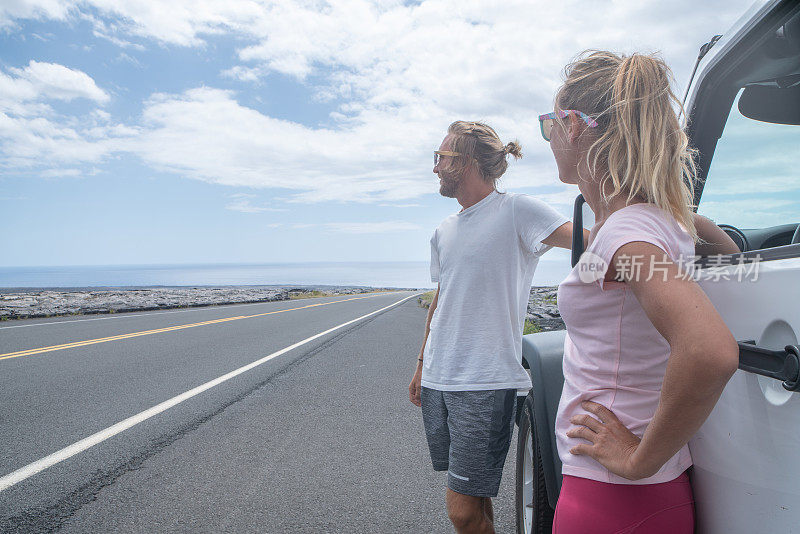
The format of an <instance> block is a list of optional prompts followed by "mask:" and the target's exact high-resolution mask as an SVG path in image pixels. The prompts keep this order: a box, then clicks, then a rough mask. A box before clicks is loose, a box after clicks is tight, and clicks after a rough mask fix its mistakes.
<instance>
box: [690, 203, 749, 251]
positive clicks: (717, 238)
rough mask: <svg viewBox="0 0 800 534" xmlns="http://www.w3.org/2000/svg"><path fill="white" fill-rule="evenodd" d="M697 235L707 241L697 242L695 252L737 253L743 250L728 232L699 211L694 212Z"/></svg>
mask: <svg viewBox="0 0 800 534" xmlns="http://www.w3.org/2000/svg"><path fill="white" fill-rule="evenodd" d="M693 220H694V227H695V229H696V230H697V235H698V236H699V237H700V238H701V239H702V240H703V241H707V243H697V244H696V245H695V252H694V253H695V254H697V255H698V256H710V255H714V254H737V253H739V252H741V250H739V247H738V246H737V245H736V242H735V241H734V240H733V239H731V238H730V236H729V235H728V234H726V233H725V232H724V231H723V230H722V228H720V227H719V226H717V225H716V223H715V222H714V221H712V220H711V219H709V218H707V217H703V216H702V215H698V214H697V213H695V214H693Z"/></svg>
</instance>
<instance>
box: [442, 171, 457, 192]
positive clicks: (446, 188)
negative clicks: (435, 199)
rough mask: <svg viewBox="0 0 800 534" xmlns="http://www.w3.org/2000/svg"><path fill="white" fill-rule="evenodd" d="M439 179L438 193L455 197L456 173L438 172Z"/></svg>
mask: <svg viewBox="0 0 800 534" xmlns="http://www.w3.org/2000/svg"><path fill="white" fill-rule="evenodd" d="M439 180H440V182H441V183H440V185H439V194H440V195H442V196H443V197H448V198H455V196H456V191H457V190H458V178H457V175H455V174H452V173H448V172H440V173H439Z"/></svg>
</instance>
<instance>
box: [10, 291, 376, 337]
mask: <svg viewBox="0 0 800 534" xmlns="http://www.w3.org/2000/svg"><path fill="white" fill-rule="evenodd" d="M353 294H354V295H356V294H358V293H353ZM346 295H349V293H347V294H342V295H333V296H330V297H321V298H335V297H342V296H346ZM378 295H385V293H378V294H376V295H375V296H378ZM304 300H305V299H304ZM273 302H291V301H288V300H265V301H264V302H247V303H244V304H222V305H219V306H218V305H214V304H211V305H209V306H193V307H192V308H189V309H188V310H187V309H183V310H172V311H162V312H152V313H128V312H122V313H120V314H118V315H114V316H112V317H93V318H91V319H73V320H67V321H50V322H48V323H34V324H18V325H12V326H0V330H5V329H6V328H27V327H29V326H47V325H50V324H62V323H81V322H83V321H107V320H108V319H126V318H128V317H143V316H146V315H164V314H165V313H186V312H193V311H204V310H208V309H212V310H213V309H216V310H220V309H223V310H224V309H228V308H238V307H241V306H258V305H259V304H271V303H273Z"/></svg>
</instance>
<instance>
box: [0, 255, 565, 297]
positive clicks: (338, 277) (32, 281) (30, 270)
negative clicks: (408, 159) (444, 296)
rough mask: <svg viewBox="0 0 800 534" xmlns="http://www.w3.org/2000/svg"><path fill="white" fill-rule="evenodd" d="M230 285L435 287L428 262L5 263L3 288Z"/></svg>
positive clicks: (553, 278) (555, 268) (545, 281)
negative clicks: (72, 264)
mask: <svg viewBox="0 0 800 534" xmlns="http://www.w3.org/2000/svg"><path fill="white" fill-rule="evenodd" d="M568 270H569V266H568V265H564V264H563V263H562V262H556V261H544V260H542V261H540V262H539V267H538V268H537V270H536V274H535V275H534V279H533V285H535V286H550V285H556V284H558V283H559V282H561V280H563V278H564V277H565V276H566V274H567V272H568ZM228 285H235V286H239V285H298V286H301V285H302V286H307V285H331V286H372V287H397V288H432V287H435V284H434V283H433V282H431V279H430V273H429V264H428V262H426V261H407V262H329V263H323V262H320V263H265V264H248V263H233V264H184V265H180V264H172V265H76V266H47V267H0V288H5V289H6V290H7V289H9V288H84V287H86V288H88V287H125V286H131V287H147V286H228Z"/></svg>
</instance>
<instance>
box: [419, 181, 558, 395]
mask: <svg viewBox="0 0 800 534" xmlns="http://www.w3.org/2000/svg"><path fill="white" fill-rule="evenodd" d="M566 222H569V219H568V218H567V217H565V216H563V215H561V214H560V213H558V212H557V211H556V210H554V209H553V208H551V207H550V206H549V205H547V204H545V203H544V202H542V201H540V200H537V199H535V198H533V197H531V196H528V195H521V194H514V193H498V192H497V191H493V192H492V193H490V194H489V195H488V196H487V197H486V198H484V199H483V200H481V201H480V202H478V203H477V204H474V205H472V206H470V207H469V208H467V209H465V210H463V211H461V212H459V213H456V214H454V215H451V216H449V217H448V218H447V219H445V220H444V221H443V222H442V224H440V225H439V227H438V228H437V229H436V231H435V232H434V233H433V237H432V238H431V280H432V281H434V282H439V300H438V304H437V306H436V309H435V310H434V312H433V317H432V318H431V328H430V333H429V334H428V340H427V342H426V343H425V351H424V353H423V364H422V385H423V386H425V387H428V388H431V389H438V390H444V391H468V390H485V389H508V388H517V389H527V388H530V387H531V381H530V378H529V376H528V373H527V372H526V371H525V369H524V368H523V367H522V329H523V326H524V322H525V315H526V312H527V308H528V299H529V297H530V291H531V282H532V281H533V272H534V270H535V269H536V265H537V264H538V263H539V257H540V256H541V255H542V254H544V253H545V252H547V251H548V250H550V248H552V247H551V246H550V245H545V244H544V243H542V240H543V239H546V238H547V237H548V236H549V235H550V234H551V233H553V231H554V230H555V229H556V228H558V227H559V226H561V225H562V224H564V223H566Z"/></svg>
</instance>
